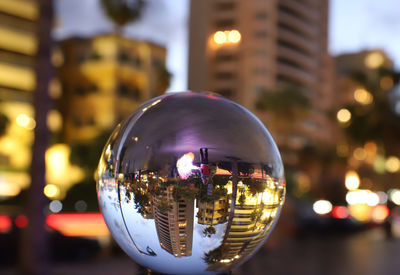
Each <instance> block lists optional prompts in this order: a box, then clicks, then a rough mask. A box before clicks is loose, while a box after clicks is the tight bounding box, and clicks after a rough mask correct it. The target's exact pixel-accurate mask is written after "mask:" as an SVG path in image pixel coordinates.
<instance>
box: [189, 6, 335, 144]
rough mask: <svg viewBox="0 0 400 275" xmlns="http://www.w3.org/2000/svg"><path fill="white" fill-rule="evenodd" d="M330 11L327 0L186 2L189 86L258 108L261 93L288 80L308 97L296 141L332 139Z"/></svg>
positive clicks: (271, 89)
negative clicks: (327, 114) (329, 117)
mask: <svg viewBox="0 0 400 275" xmlns="http://www.w3.org/2000/svg"><path fill="white" fill-rule="evenodd" d="M327 18H328V0H322V1H321V0H302V1H295V0H272V1H270V0H252V1H239V0H204V1H191V18H190V38H189V43H190V46H189V82H188V83H189V89H191V90H194V91H202V90H211V91H214V92H217V93H219V94H221V95H223V96H226V97H228V98H230V99H232V100H234V101H236V102H238V103H240V104H241V105H243V106H245V107H246V108H248V109H250V110H253V111H256V104H257V100H258V98H259V96H260V94H262V93H263V92H273V91H274V90H276V89H277V88H278V87H281V86H283V85H288V84H290V85H292V86H295V87H296V89H298V90H302V92H303V93H304V94H305V95H306V96H308V97H309V99H310V101H311V104H312V108H311V110H310V111H309V112H310V116H309V118H308V119H306V120H305V121H303V124H304V125H301V127H300V128H301V131H300V136H299V135H297V138H300V139H301V141H300V144H301V145H305V144H308V143H310V142H311V143H312V141H320V140H326V139H329V133H330V130H329V122H328V121H327V118H326V117H325V114H324V113H323V111H324V110H326V109H328V108H329V106H330V99H331V73H332V70H331V58H330V56H329V55H328V51H327V21H328V19H327ZM261 117H262V115H261ZM268 125H270V124H268ZM272 126H273V125H272ZM272 128H274V127H272ZM272 130H273V129H272ZM280 134H282V133H274V136H275V137H276V139H277V141H278V143H279V142H280V140H281V139H280V138H279V135H280ZM284 134H287V133H284ZM282 140H283V139H282Z"/></svg>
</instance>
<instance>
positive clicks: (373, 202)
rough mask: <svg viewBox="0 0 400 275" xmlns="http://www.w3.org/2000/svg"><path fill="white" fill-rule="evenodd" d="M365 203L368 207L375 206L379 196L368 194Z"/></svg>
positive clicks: (372, 193)
mask: <svg viewBox="0 0 400 275" xmlns="http://www.w3.org/2000/svg"><path fill="white" fill-rule="evenodd" d="M366 199H367V200H366V203H367V204H368V205H369V206H376V205H378V204H379V196H378V195H377V194H376V193H374V192H368V194H367V198H366Z"/></svg>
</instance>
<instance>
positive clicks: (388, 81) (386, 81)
mask: <svg viewBox="0 0 400 275" xmlns="http://www.w3.org/2000/svg"><path fill="white" fill-rule="evenodd" d="M393 84H394V83H393V78H391V77H390V76H384V77H382V78H381V80H380V85H381V88H382V89H384V90H389V89H391V88H392V87H393Z"/></svg>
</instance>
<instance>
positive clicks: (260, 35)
mask: <svg viewBox="0 0 400 275" xmlns="http://www.w3.org/2000/svg"><path fill="white" fill-rule="evenodd" d="M254 36H255V37H256V38H266V37H268V33H267V31H266V30H259V31H256V32H255V33H254Z"/></svg>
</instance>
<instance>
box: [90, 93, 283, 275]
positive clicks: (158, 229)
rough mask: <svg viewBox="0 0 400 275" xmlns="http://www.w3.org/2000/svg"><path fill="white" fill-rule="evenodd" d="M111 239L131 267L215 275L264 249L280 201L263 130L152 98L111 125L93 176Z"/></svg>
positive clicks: (276, 169) (231, 116) (216, 109)
mask: <svg viewBox="0 0 400 275" xmlns="http://www.w3.org/2000/svg"><path fill="white" fill-rule="evenodd" d="M97 192H98V199H99V205H100V208H101V211H102V213H103V215H104V218H105V221H106V223H107V226H108V227H109V229H110V231H111V234H112V236H113V237H114V238H115V240H116V241H117V243H118V244H119V245H120V246H121V247H122V249H123V250H124V251H125V252H126V253H127V254H128V255H129V256H131V257H132V258H133V259H134V260H135V261H137V262H138V263H139V264H141V265H143V266H146V267H149V268H150V269H152V270H153V271H157V272H161V273H166V274H190V273H195V274H203V273H204V274H213V273H220V272H223V271H226V270H229V269H230V268H232V267H234V266H237V265H239V264H241V263H242V262H244V261H245V260H246V259H248V258H249V257H250V256H251V255H252V254H253V253H254V252H255V251H257V249H258V248H259V247H261V246H262V244H263V243H264V242H265V240H266V238H267V236H268V234H269V233H270V231H271V230H272V228H273V225H274V224H275V222H276V220H277V218H278V216H279V212H280V209H281V206H282V204H283V201H284V196H285V181H284V176H283V165H282V161H281V158H280V155H279V152H278V149H277V147H276V145H275V143H274V141H273V139H272V138H271V136H270V134H269V133H268V131H267V129H266V128H265V127H264V126H263V124H262V123H261V122H260V121H259V120H258V119H257V118H256V117H255V116H253V115H252V114H251V113H250V112H249V111H247V110H246V109H245V108H243V107H242V106H240V105H238V104H236V103H234V102H232V101H229V100H226V99H223V98H221V97H218V96H214V95H211V94H203V93H191V92H185V93H171V94H166V95H164V96H161V97H158V98H155V99H153V100H151V101H149V102H147V103H145V104H144V105H142V106H141V107H139V108H138V109H137V110H136V111H135V112H134V113H132V114H131V115H130V116H129V117H128V118H127V119H126V120H125V121H124V122H123V123H122V124H120V125H118V127H117V128H116V129H115V131H114V132H113V134H112V135H111V137H110V139H109V141H108V142H107V144H106V146H105V148H104V151H103V154H102V156H101V159H100V163H99V167H98V171H97Z"/></svg>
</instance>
